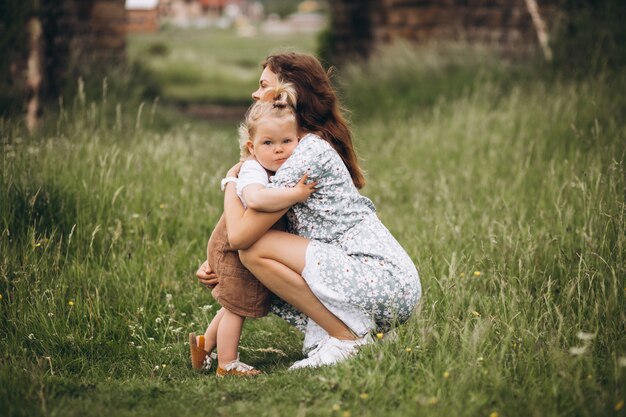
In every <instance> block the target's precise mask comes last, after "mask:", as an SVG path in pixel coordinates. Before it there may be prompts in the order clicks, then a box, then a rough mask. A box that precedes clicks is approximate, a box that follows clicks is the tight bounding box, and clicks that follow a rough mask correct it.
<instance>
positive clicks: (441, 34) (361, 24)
mask: <svg viewBox="0 0 626 417" xmlns="http://www.w3.org/2000/svg"><path fill="white" fill-rule="evenodd" d="M557 2H558V0H539V1H538V3H539V7H540V11H541V13H542V15H543V17H544V19H545V20H546V21H547V23H548V28H550V23H551V21H553V20H554V17H555V16H556V12H557V11H558V10H557V7H556V6H557ZM330 3H331V10H332V13H333V25H332V29H333V35H334V39H335V45H334V46H333V48H334V50H333V55H335V57H339V58H342V57H345V56H349V55H354V54H356V55H361V56H367V55H368V54H369V53H370V52H371V51H372V50H373V49H375V48H376V47H377V46H380V45H384V44H387V43H390V42H393V41H394V40H397V39H405V40H408V41H410V42H413V43H416V44H428V43H432V42H449V41H454V42H458V41H463V42H468V43H471V44H476V43H478V44H488V45H490V46H493V47H494V48H497V49H499V50H500V51H502V52H503V53H505V54H508V55H525V54H527V53H529V52H531V51H533V50H535V49H536V48H537V45H538V43H537V35H536V33H535V29H534V27H533V22H532V19H531V17H530V14H529V12H528V10H527V7H526V3H525V0H363V1H356V0H338V1H333V2H330Z"/></svg>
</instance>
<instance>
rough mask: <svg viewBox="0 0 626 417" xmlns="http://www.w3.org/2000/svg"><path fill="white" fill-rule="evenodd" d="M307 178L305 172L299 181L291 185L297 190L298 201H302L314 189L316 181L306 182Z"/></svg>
mask: <svg viewBox="0 0 626 417" xmlns="http://www.w3.org/2000/svg"><path fill="white" fill-rule="evenodd" d="M308 178H309V176H308V175H307V174H304V175H303V176H302V178H300V181H298V183H297V184H296V185H295V186H294V187H293V189H294V190H296V191H297V198H298V202H299V203H302V202H303V201H305V200H306V199H307V198H309V197H310V196H311V194H313V193H314V192H315V190H316V188H315V186H317V181H311V182H310V183H308V184H307V182H306V180H307V179H308Z"/></svg>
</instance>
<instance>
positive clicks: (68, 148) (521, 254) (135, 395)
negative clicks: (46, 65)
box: [0, 37, 626, 417]
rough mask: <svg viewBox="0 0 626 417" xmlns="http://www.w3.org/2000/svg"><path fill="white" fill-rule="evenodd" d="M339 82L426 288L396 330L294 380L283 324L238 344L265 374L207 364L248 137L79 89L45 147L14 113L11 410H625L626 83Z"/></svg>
mask: <svg viewBox="0 0 626 417" xmlns="http://www.w3.org/2000/svg"><path fill="white" fill-rule="evenodd" d="M181 39H182V38H178V39H175V37H173V38H172V40H171V42H172V43H174V42H180V41H181ZM147 42H152V41H149V40H146V39H136V40H134V41H133V43H132V44H131V50H135V51H136V50H141V49H142V48H144V47H145V45H146V44H147ZM162 42H166V41H162ZM167 42H169V41H167ZM194 42H197V43H198V44H203V43H202V41H201V39H200V38H198V40H195V41H194ZM228 42H233V45H234V44H235V41H234V40H229V41H228ZM247 42H248V41H247V40H245V41H244V44H243V45H248V43H247ZM192 43H193V42H191V41H190V42H189V44H192ZM166 45H167V48H170V50H173V49H174V47H173V46H171V44H169V43H166ZM167 48H166V49H167ZM242 48H243V46H242ZM231 49H233V50H234V49H237V48H235V47H234V46H233V48H231ZM242 50H243V49H242ZM261 52H262V53H261V56H260V57H259V59H260V58H262V57H263V56H264V55H265V54H266V51H261ZM243 55H244V56H246V54H243ZM194 56H195V55H194ZM394 56H395V58H394ZM150 65H151V64H150ZM172 65H173V64H172ZM246 65H247V64H246ZM205 66H209V63H206V65H205ZM249 66H250V71H251V73H254V72H255V71H257V70H255V69H254V68H253V65H252V63H250V65H249ZM381 68H385V71H380V69H381ZM191 71H192V72H193V71H199V70H197V69H193V70H191ZM389 71H393V72H391V74H394V76H393V77H389V76H388V75H387V74H390V72H389ZM524 74H525V75H524ZM162 75H163V74H162V73H161V74H160V73H157V74H156V77H157V78H158V77H161V76H162ZM338 78H339V81H340V85H341V86H342V96H343V97H345V99H346V104H347V105H348V107H349V108H350V109H351V110H352V112H353V113H352V119H353V120H354V132H355V136H356V143H357V147H358V150H359V153H360V155H361V157H362V159H363V165H364V167H365V169H366V170H367V173H368V174H367V178H368V181H369V182H368V185H367V186H366V188H365V189H364V193H365V194H366V195H367V196H369V197H370V198H371V199H372V200H373V201H374V203H375V204H376V206H377V208H378V212H379V216H380V217H381V219H382V220H383V222H384V223H385V224H386V225H387V226H388V228H389V229H390V230H391V232H392V233H393V234H394V235H395V236H396V237H397V239H398V240H399V241H400V243H401V244H402V245H403V246H404V247H405V248H406V249H407V251H408V253H409V254H410V256H411V257H412V258H413V259H414V261H415V263H416V265H417V267H418V270H419V271H420V275H421V278H422V283H423V288H424V297H423V299H422V303H421V308H420V311H419V313H418V314H416V315H415V317H414V318H412V319H411V320H410V321H409V322H408V323H407V324H406V325H404V326H403V327H401V328H400V329H399V331H398V334H399V337H398V339H397V340H396V341H393V342H385V343H377V344H376V345H374V346H371V347H368V348H366V349H364V351H363V352H362V353H361V354H360V355H359V356H358V357H357V358H356V359H354V360H352V361H349V362H346V363H344V364H341V365H339V366H336V367H331V368H324V369H317V370H308V371H300V372H288V371H287V367H288V366H289V365H290V364H291V363H292V362H293V361H294V360H296V359H299V358H300V357H301V354H300V352H299V349H300V346H301V336H300V335H299V334H298V333H297V332H296V331H294V330H293V329H292V328H290V327H289V326H288V325H286V324H284V323H282V322H281V321H280V320H279V319H277V318H276V317H267V318H263V319H259V320H255V321H249V322H247V323H246V327H245V329H244V335H243V340H242V346H241V355H242V359H243V360H244V361H246V362H249V363H251V364H254V365H256V366H258V367H259V368H260V369H262V370H263V371H264V372H265V375H264V376H261V377H259V378H256V379H253V380H238V379H217V378H215V377H214V376H212V375H206V374H199V373H196V372H193V371H192V370H191V369H190V367H189V360H188V349H187V346H186V339H187V333H188V332H190V331H198V330H201V329H203V328H204V327H205V326H206V324H207V322H208V321H209V320H210V319H211V317H212V316H213V314H214V313H215V312H216V310H217V306H216V303H215V302H214V301H213V300H212V299H211V297H210V295H209V293H208V291H206V290H204V289H203V288H200V287H199V286H198V284H197V282H196V280H195V278H194V276H193V274H194V272H195V269H196V268H197V266H198V265H199V263H200V262H201V261H202V259H203V256H204V251H205V245H206V239H207V237H208V236H209V233H210V230H211V228H212V227H213V225H214V224H215V222H216V221H217V219H218V218H219V215H220V213H221V206H222V200H221V192H220V191H219V186H218V183H219V180H220V178H221V177H222V176H223V175H224V173H225V172H226V170H227V168H228V167H229V166H230V165H231V164H232V163H233V161H235V160H236V158H237V149H236V145H235V136H234V135H235V126H230V124H212V123H205V122H201V121H197V120H191V119H185V118H184V116H178V118H179V120H178V123H175V124H173V127H171V128H163V127H162V126H161V125H160V124H159V123H158V120H159V118H160V117H162V114H161V110H160V109H159V108H158V107H157V108H156V109H154V110H153V109H152V107H151V106H150V105H145V106H143V105H137V106H136V107H135V108H133V109H132V110H131V109H130V107H131V105H130V104H126V105H125V106H124V114H123V115H121V116H120V117H117V118H116V117H115V111H114V109H115V106H116V103H115V99H114V98H109V99H108V100H107V101H106V103H105V102H104V101H102V100H96V101H91V100H89V99H87V100H85V101H84V102H83V101H82V100H81V99H80V98H78V99H77V100H75V102H74V103H72V104H71V105H67V106H66V109H65V110H64V111H62V112H60V114H59V115H58V116H57V117H56V120H49V125H50V126H49V128H48V129H47V130H46V131H45V133H43V134H42V135H41V137H37V138H29V137H27V136H26V135H25V134H24V133H23V131H22V130H21V129H20V128H19V126H17V124H16V123H15V121H11V120H3V121H1V124H0V130H1V131H2V141H1V147H2V181H1V182H0V208H1V217H0V219H1V222H2V223H1V225H0V229H1V230H2V234H1V239H0V295H1V298H0V323H1V326H0V346H1V349H2V350H1V351H2V354H3V357H2V361H1V362H0V414H2V415H6V416H39V415H41V416H47V415H51V416H54V415H62V416H100V415H105V414H109V415H115V416H142V415H158V416H161V415H162V416H166V415H179V416H191V415H199V414H200V415H208V416H251V415H259V416H342V417H348V416H381V415H390V416H457V415H458V416H492V417H495V416H500V417H502V416H507V417H508V416H613V415H624V413H625V411H624V400H625V399H626V389H625V386H626V328H625V325H626V309H625V307H626V303H625V301H626V279H625V278H626V205H625V199H626V177H625V168H624V157H625V152H626V123H625V120H624V115H625V114H626V98H625V97H624V95H623V91H626V74H625V73H611V74H600V75H594V76H591V75H590V76H589V77H586V78H583V79H577V80H570V79H567V78H564V77H559V76H555V75H546V76H544V75H541V73H539V72H533V71H531V70H529V71H528V72H525V73H524V72H523V71H522V70H520V69H519V68H517V69H516V68H507V67H506V66H500V65H496V64H489V65H482V66H481V65H478V64H476V63H469V64H463V63H462V62H452V63H450V62H449V61H446V60H445V59H443V60H439V61H438V60H434V61H433V60H429V59H426V58H425V57H424V56H423V55H420V54H418V53H416V52H411V53H408V52H407V51H406V50H404V51H402V52H401V53H400V55H398V52H396V55H393V52H392V55H390V56H386V57H380V58H375V59H374V61H372V63H371V64H370V65H369V66H352V67H350V68H345V69H344V70H343V71H342V72H341V73H340V74H339V75H338ZM161 80H163V79H161ZM446 80H449V82H446ZM109 82H110V83H114V82H115V80H109ZM229 83H234V81H233V80H230V81H228V83H227V84H229ZM163 85H164V91H169V90H167V88H169V87H168V85H170V84H168V83H165V84H163ZM242 90H243V89H242ZM171 91H174V90H171ZM250 91H251V90H250V87H246V89H245V91H242V92H241V93H238V94H239V98H237V99H233V101H236V100H241V99H242V97H247V96H248V94H249V92H250ZM176 94H177V93H172V96H171V97H172V98H175V96H176ZM181 94H183V93H181ZM220 94H221V93H220ZM96 96H97V94H96ZM233 97H235V96H233ZM196 98H197V99H200V100H204V98H202V97H200V98H198V97H196ZM111 109H112V110H111ZM167 117H172V116H171V115H168V116H167Z"/></svg>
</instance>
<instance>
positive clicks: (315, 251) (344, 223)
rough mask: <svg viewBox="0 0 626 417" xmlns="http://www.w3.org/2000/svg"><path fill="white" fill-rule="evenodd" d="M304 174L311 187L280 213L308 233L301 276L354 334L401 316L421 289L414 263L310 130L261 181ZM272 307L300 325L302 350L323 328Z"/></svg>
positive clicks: (278, 183)
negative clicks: (312, 183)
mask: <svg viewBox="0 0 626 417" xmlns="http://www.w3.org/2000/svg"><path fill="white" fill-rule="evenodd" d="M305 173H306V174H308V177H309V180H312V181H317V182H318V185H317V191H316V192H315V193H313V194H312V196H311V197H310V198H309V199H307V200H306V201H305V202H303V203H299V204H296V205H294V206H293V207H292V208H291V209H290V210H289V212H288V213H287V218H288V229H289V230H288V231H289V232H291V233H294V234H297V235H299V236H302V237H305V238H307V239H310V243H309V245H308V247H307V251H306V264H305V267H304V270H303V272H302V276H303V278H304V279H305V281H306V282H307V284H308V285H309V287H310V288H311V290H312V291H313V293H314V294H315V295H316V296H317V297H318V298H319V300H320V301H321V302H322V304H324V305H325V306H326V307H327V308H328V309H329V310H330V311H331V312H332V313H333V314H335V315H336V316H337V317H338V318H339V319H340V320H341V321H343V322H344V323H345V324H346V325H347V326H348V327H350V329H352V331H354V332H355V333H356V334H357V335H359V336H361V335H364V334H365V333H367V332H369V331H371V330H374V329H377V330H382V331H384V330H387V329H388V328H389V327H390V326H391V325H392V324H393V323H394V322H397V323H402V322H404V321H406V320H407V318H408V317H409V316H410V314H411V312H412V311H413V309H414V307H415V305H416V304H417V302H418V301H419V298H420V296H421V285H420V280H419V276H418V273H417V270H416V269H415V266H414V265H413V262H412V261H411V258H410V257H409V256H408V255H407V253H406V252H405V251H404V249H403V248H402V247H401V246H400V244H399V243H398V242H397V241H396V239H395V238H394V237H393V236H392V235H391V233H389V231H388V230H387V228H385V226H384V225H383V224H382V223H381V222H380V220H379V219H378V217H377V216H376V209H375V207H374V205H373V203H372V202H371V200H370V199H368V198H367V197H364V196H362V195H361V194H359V192H358V190H357V189H356V187H355V186H354V183H353V182H352V179H351V177H350V173H349V171H348V169H347V168H346V166H345V164H344V163H343V161H342V160H341V157H340V156H339V154H338V153H337V152H336V151H335V150H334V149H333V148H332V146H331V145H330V144H329V143H328V142H326V141H325V140H323V139H321V138H320V137H319V136H316V135H313V134H308V135H306V136H305V137H304V138H302V139H301V140H300V143H299V144H298V146H297V147H296V149H295V150H294V152H293V154H292V155H291V157H289V159H288V160H287V161H286V162H285V163H284V164H283V165H282V167H281V168H280V169H279V170H278V171H277V172H276V175H275V176H274V177H272V178H271V183H270V184H269V187H274V188H278V187H293V186H294V185H295V184H296V183H297V182H298V181H299V180H300V178H301V177H302V176H303V175H304V174H305ZM272 311H273V312H274V313H276V314H278V315H279V316H281V317H282V318H284V319H286V320H287V321H289V322H290V323H292V324H293V325H295V326H296V327H298V328H299V329H300V330H302V331H304V333H305V340H304V350H305V351H307V350H310V349H311V348H313V347H315V346H316V345H317V343H318V342H319V341H320V339H321V338H322V337H324V336H325V335H326V332H325V331H324V330H323V329H322V328H321V327H319V326H318V325H317V324H316V323H315V322H313V320H309V319H308V317H306V316H305V315H303V314H302V313H300V312H299V311H298V310H296V309H295V308H294V307H292V306H291V305H289V304H287V303H285V302H284V301H282V300H279V299H277V298H276V299H275V301H274V302H273V305H272Z"/></svg>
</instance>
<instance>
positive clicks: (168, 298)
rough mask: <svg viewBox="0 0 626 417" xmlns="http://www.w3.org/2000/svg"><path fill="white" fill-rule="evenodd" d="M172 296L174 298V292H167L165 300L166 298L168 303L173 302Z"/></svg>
mask: <svg viewBox="0 0 626 417" xmlns="http://www.w3.org/2000/svg"><path fill="white" fill-rule="evenodd" d="M172 298H173V297H172V294H169V293H168V294H165V300H166V301H167V302H168V303H171V302H172Z"/></svg>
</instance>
